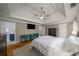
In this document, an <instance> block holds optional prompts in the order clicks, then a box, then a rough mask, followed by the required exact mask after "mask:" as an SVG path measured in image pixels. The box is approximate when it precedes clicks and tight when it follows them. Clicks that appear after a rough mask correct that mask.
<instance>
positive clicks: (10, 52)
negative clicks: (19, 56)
mask: <svg viewBox="0 0 79 59" xmlns="http://www.w3.org/2000/svg"><path fill="white" fill-rule="evenodd" d="M31 42H32V41H30V40H27V41H24V42H19V43H16V44H10V45H8V46H7V56H13V50H14V49H17V48H20V47H23V46H25V45H29V44H30V43H31Z"/></svg>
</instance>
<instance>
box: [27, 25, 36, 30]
mask: <svg viewBox="0 0 79 59" xmlns="http://www.w3.org/2000/svg"><path fill="white" fill-rule="evenodd" d="M27 29H35V24H27Z"/></svg>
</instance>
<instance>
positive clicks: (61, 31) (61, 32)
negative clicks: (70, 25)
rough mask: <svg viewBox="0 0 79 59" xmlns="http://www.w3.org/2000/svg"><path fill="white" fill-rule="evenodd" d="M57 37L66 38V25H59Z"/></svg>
mask: <svg viewBox="0 0 79 59" xmlns="http://www.w3.org/2000/svg"><path fill="white" fill-rule="evenodd" d="M59 37H67V24H59Z"/></svg>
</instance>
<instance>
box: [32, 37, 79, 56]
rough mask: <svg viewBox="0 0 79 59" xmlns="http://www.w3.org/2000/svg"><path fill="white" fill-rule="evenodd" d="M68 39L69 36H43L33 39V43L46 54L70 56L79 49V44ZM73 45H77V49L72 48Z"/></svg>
mask: <svg viewBox="0 0 79 59" xmlns="http://www.w3.org/2000/svg"><path fill="white" fill-rule="evenodd" d="M70 39H71V38H70ZM68 40H69V39H68V38H59V37H53V36H42V37H39V38H36V39H35V40H33V41H32V44H31V45H32V47H35V48H36V49H37V50H39V51H40V52H41V53H42V54H43V55H45V56H70V55H73V54H74V53H76V52H78V51H79V45H78V44H72V42H71V41H68ZM70 42H71V43H70ZM68 44H70V45H68ZM71 45H73V46H75V49H76V50H75V49H70V48H69V47H71ZM73 46H72V48H74V47H73ZM73 50H74V51H73Z"/></svg>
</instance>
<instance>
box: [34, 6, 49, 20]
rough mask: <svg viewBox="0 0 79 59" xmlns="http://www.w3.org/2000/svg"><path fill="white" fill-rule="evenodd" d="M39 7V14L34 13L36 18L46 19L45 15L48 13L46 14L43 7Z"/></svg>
mask: <svg viewBox="0 0 79 59" xmlns="http://www.w3.org/2000/svg"><path fill="white" fill-rule="evenodd" d="M40 9H41V14H40V15H37V14H35V16H37V17H38V18H37V19H46V17H49V16H50V15H46V13H45V10H44V7H40Z"/></svg>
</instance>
